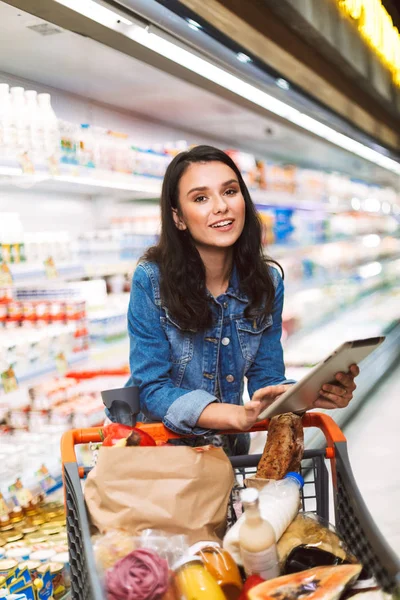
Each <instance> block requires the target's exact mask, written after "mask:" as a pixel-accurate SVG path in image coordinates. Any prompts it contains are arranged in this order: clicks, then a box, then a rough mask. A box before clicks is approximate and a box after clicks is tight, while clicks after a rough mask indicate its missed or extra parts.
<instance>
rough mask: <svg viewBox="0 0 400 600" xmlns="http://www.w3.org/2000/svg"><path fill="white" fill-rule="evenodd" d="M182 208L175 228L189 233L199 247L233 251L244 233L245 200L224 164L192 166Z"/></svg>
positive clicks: (181, 196) (182, 191)
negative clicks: (233, 247) (186, 230)
mask: <svg viewBox="0 0 400 600" xmlns="http://www.w3.org/2000/svg"><path fill="white" fill-rule="evenodd" d="M179 206H180V214H179V215H178V214H177V211H174V220H175V224H176V226H177V227H178V228H179V229H182V230H184V229H188V230H189V232H190V234H191V236H192V238H193V240H194V242H195V244H196V246H209V247H210V246H211V247H218V248H229V247H230V246H233V244H234V243H235V242H236V241H237V240H238V239H239V237H240V235H241V233H242V231H243V227H244V220H245V202H244V198H243V195H242V192H241V191H240V186H239V181H238V179H237V177H236V174H235V172H234V171H233V170H232V169H231V168H230V167H228V166H227V165H225V164H224V163H221V162H205V163H193V164H192V165H190V166H189V167H188V168H187V169H186V171H185V172H184V174H183V175H182V177H181V180H180V182H179Z"/></svg>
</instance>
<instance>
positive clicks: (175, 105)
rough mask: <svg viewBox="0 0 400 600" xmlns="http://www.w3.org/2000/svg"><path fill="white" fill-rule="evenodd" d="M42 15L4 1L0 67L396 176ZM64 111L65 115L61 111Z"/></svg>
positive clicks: (188, 123)
mask: <svg viewBox="0 0 400 600" xmlns="http://www.w3.org/2000/svg"><path fill="white" fill-rule="evenodd" d="M40 23H43V21H42V20H41V19H38V18H37V17H34V16H32V15H29V14H27V13H24V12H22V11H19V10H17V9H16V8H14V7H11V6H10V5H8V4H5V3H4V2H0V71H2V72H4V73H8V74H11V75H14V76H17V77H21V78H25V79H29V80H31V81H33V82H37V83H38V84H42V85H45V86H51V87H52V88H58V89H60V90H64V91H68V92H70V93H72V94H77V95H79V96H83V97H85V98H89V99H91V100H94V101H95V102H98V103H102V104H107V105H111V106H113V107H116V108H119V109H123V110H124V111H129V112H130V113H132V117H135V119H137V116H138V115H141V116H143V118H146V119H150V120H153V121H156V122H159V123H163V124H165V125H168V126H169V127H171V126H172V127H174V128H175V129H180V130H183V131H187V132H188V133H189V134H192V135H191V136H190V137H191V138H192V139H193V136H194V138H195V139H196V137H197V136H198V137H199V139H201V140H203V139H204V138H208V139H210V140H215V141H216V143H219V144H220V145H221V146H222V147H227V146H231V147H236V148H240V149H242V150H247V151H252V152H254V153H255V154H257V155H259V156H261V157H265V158H273V159H280V160H283V161H288V162H295V163H298V164H303V165H306V166H311V167H317V168H323V169H329V170H338V171H342V172H345V173H349V174H351V175H353V176H355V177H357V178H360V179H363V178H365V179H369V180H373V181H375V182H376V183H382V184H392V185H398V178H396V177H395V176H394V175H392V174H391V173H389V172H387V171H385V170H383V169H380V168H378V167H375V166H374V165H372V164H370V163H368V162H366V161H363V160H362V159H360V158H358V157H356V156H354V155H351V154H349V153H347V152H345V151H342V150H339V149H337V148H335V147H333V146H332V145H330V144H329V143H325V142H324V141H323V140H319V139H315V138H313V137H311V136H309V135H307V134H306V133H303V132H299V131H298V130H296V129H295V128H292V127H291V126H289V125H282V124H281V123H278V122H277V121H274V120H273V119H272V118H271V119H270V118H266V117H264V116H262V115H260V114H257V113H256V112H252V111H250V110H248V109H245V108H243V107H241V106H239V105H236V104H234V103H233V102H231V101H228V100H226V99H223V98H221V97H219V96H217V95H215V94H213V93H211V92H209V91H206V90H204V89H201V88H200V87H197V86H195V85H193V84H190V83H187V82H185V81H182V80H179V79H177V78H176V77H173V76H172V75H169V74H166V73H164V72H162V71H160V70H158V69H156V68H154V67H151V66H149V65H147V64H144V63H142V62H140V61H138V60H136V59H134V58H132V57H130V56H127V55H125V54H122V53H121V52H118V51H116V50H113V49H111V48H109V47H107V46H104V45H102V44H100V43H98V42H95V41H93V40H91V39H89V38H85V37H83V36H81V35H78V34H75V33H72V32H69V31H65V30H62V31H61V33H58V34H54V35H47V36H42V35H40V34H39V33H37V32H36V31H33V30H31V29H29V27H30V26H32V25H36V24H40ZM60 116H62V115H60Z"/></svg>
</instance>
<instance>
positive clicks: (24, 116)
mask: <svg viewBox="0 0 400 600" xmlns="http://www.w3.org/2000/svg"><path fill="white" fill-rule="evenodd" d="M24 92H25V90H24V88H23V87H19V86H16V87H12V88H11V89H10V95H11V145H12V147H13V148H15V150H16V151H17V152H18V153H24V152H27V150H28V149H29V115H28V111H27V106H26V102H25V96H24Z"/></svg>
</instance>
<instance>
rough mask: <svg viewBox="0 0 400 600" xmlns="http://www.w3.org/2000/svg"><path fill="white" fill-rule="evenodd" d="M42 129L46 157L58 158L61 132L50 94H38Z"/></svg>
mask: <svg viewBox="0 0 400 600" xmlns="http://www.w3.org/2000/svg"><path fill="white" fill-rule="evenodd" d="M37 102H38V109H39V119H40V131H41V135H42V136H43V139H42V144H43V150H44V154H45V157H46V158H57V159H58V156H59V147H60V132H59V127H58V119H57V117H56V114H55V112H54V110H53V108H52V106H51V96H50V94H38V96H37Z"/></svg>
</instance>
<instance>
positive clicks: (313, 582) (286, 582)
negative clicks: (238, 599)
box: [248, 565, 362, 600]
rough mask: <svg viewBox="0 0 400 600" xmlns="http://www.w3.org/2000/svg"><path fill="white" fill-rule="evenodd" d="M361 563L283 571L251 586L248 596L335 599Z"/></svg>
mask: <svg viewBox="0 0 400 600" xmlns="http://www.w3.org/2000/svg"><path fill="white" fill-rule="evenodd" d="M361 568H362V567H361V565H341V566H334V567H316V568H314V569H308V570H307V571H302V572H301V573H295V574H293V575H284V576H283V577H277V578H276V579H271V580H270V581H265V582H264V583H260V584H259V585H257V586H256V587H254V588H252V589H251V590H250V591H249V593H248V597H249V600H278V599H282V600H283V599H284V598H307V600H336V599H337V598H339V597H340V596H341V594H342V593H343V591H344V590H345V589H346V588H347V587H348V586H349V585H351V584H352V583H353V582H354V581H355V580H356V579H357V577H358V575H359V573H360V571H361Z"/></svg>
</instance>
